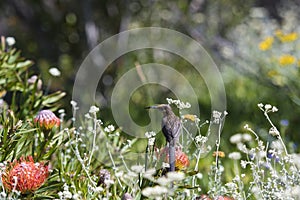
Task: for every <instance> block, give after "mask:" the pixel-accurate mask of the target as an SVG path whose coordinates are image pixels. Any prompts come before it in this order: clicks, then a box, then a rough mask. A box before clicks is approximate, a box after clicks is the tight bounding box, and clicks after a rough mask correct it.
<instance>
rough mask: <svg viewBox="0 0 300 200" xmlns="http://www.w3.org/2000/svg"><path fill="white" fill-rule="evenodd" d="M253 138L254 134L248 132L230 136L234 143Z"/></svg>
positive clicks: (248, 140)
mask: <svg viewBox="0 0 300 200" xmlns="http://www.w3.org/2000/svg"><path fill="white" fill-rule="evenodd" d="M251 140H252V136H251V135H250V134H248V133H244V134H242V133H237V134H235V135H233V136H231V137H230V138H229V141H230V142H231V143H232V144H238V143H243V142H250V141H251Z"/></svg>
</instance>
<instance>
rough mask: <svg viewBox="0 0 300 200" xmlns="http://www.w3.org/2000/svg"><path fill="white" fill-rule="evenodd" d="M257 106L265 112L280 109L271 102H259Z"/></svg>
mask: <svg viewBox="0 0 300 200" xmlns="http://www.w3.org/2000/svg"><path fill="white" fill-rule="evenodd" d="M257 106H258V107H259V109H261V110H262V111H263V112H266V113H268V112H277V111H278V108H277V107H276V106H272V105H270V104H266V105H264V104H262V103H259V104H257Z"/></svg>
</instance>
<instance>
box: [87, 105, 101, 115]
mask: <svg viewBox="0 0 300 200" xmlns="http://www.w3.org/2000/svg"><path fill="white" fill-rule="evenodd" d="M97 112H99V108H98V107H97V106H91V107H90V110H89V113H91V114H95V113H97Z"/></svg>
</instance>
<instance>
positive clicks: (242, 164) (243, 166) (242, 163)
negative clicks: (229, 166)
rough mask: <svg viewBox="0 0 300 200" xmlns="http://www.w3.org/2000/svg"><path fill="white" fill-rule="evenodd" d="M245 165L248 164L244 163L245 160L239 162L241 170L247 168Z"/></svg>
mask: <svg viewBox="0 0 300 200" xmlns="http://www.w3.org/2000/svg"><path fill="white" fill-rule="evenodd" d="M247 164H248V162H247V161H245V160H241V167H242V168H244V169H245V168H246V167H247Z"/></svg>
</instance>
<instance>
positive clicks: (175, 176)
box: [142, 172, 185, 199]
mask: <svg viewBox="0 0 300 200" xmlns="http://www.w3.org/2000/svg"><path fill="white" fill-rule="evenodd" d="M184 179H185V174H184V173H183V172H168V173H167V176H163V177H159V178H158V179H154V178H153V177H152V178H151V179H150V180H151V181H153V182H155V183H157V184H158V185H156V186H154V187H146V188H145V189H143V191H142V194H143V195H144V196H146V197H149V198H154V199H162V197H163V196H164V195H166V194H171V193H172V192H173V191H172V190H170V189H169V188H168V186H169V185H170V184H171V183H172V182H174V181H176V182H177V181H178V182H179V181H182V180H184Z"/></svg>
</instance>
